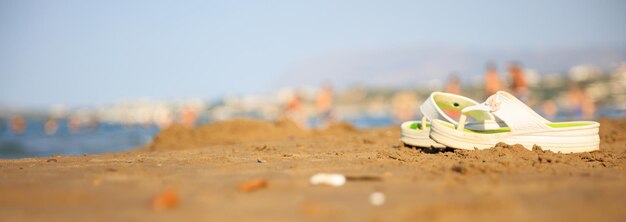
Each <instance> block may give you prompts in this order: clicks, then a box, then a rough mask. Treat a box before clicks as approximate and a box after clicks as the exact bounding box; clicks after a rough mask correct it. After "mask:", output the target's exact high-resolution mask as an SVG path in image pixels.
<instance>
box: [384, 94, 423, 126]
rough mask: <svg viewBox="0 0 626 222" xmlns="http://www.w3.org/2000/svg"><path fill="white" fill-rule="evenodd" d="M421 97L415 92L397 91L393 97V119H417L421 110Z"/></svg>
mask: <svg viewBox="0 0 626 222" xmlns="http://www.w3.org/2000/svg"><path fill="white" fill-rule="evenodd" d="M419 104H420V101H419V98H417V95H416V94H415V93H414V92H397V93H395V94H394V95H393V97H391V110H392V117H393V120H394V121H395V122H397V123H401V122H404V121H409V120H413V119H415V117H416V116H417V111H418V110H419Z"/></svg>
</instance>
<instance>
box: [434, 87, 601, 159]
mask: <svg viewBox="0 0 626 222" xmlns="http://www.w3.org/2000/svg"><path fill="white" fill-rule="evenodd" d="M461 113H462V115H461V118H460V119H459V123H458V124H454V123H450V122H446V121H442V120H433V122H432V123H431V124H432V128H431V132H430V137H431V138H432V139H433V140H435V141H436V142H438V143H441V144H443V145H446V146H448V147H451V148H458V149H487V148H491V147H494V146H495V145H496V144H497V143H498V142H505V143H508V144H521V145H523V146H524V147H525V148H526V149H532V147H533V146H534V145H538V146H540V147H541V148H542V149H543V150H550V151H553V152H562V153H580V152H589V151H594V150H599V149H600V137H599V136H598V131H599V127H600V123H598V122H593V121H573V122H550V121H548V120H546V119H545V118H543V117H541V116H540V115H539V114H537V113H536V112H535V111H533V110H532V109H531V108H530V107H528V106H527V105H526V104H524V103H523V102H522V101H520V100H519V99H517V98H515V96H513V95H511V94H509V93H507V92H503V91H499V92H497V93H496V94H494V95H492V96H490V97H489V98H488V99H487V100H486V101H485V102H484V103H482V104H479V105H474V106H469V107H466V108H464V109H463V110H462V111H461ZM476 113H483V114H486V113H490V114H493V116H495V117H497V118H498V119H500V120H501V121H502V122H503V123H505V124H506V126H502V127H498V128H491V129H483V130H480V129H475V128H468V127H467V125H466V124H465V121H466V120H467V118H468V117H467V116H472V115H476Z"/></svg>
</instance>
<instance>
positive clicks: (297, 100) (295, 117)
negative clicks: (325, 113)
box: [282, 91, 307, 128]
mask: <svg viewBox="0 0 626 222" xmlns="http://www.w3.org/2000/svg"><path fill="white" fill-rule="evenodd" d="M282 115H283V117H286V118H287V119H289V120H291V121H293V122H294V123H296V124H297V125H298V126H299V127H301V128H306V127H307V124H306V115H305V113H304V110H303V109H302V97H301V96H300V93H298V92H297V91H296V92H293V94H292V95H291V98H290V99H289V101H287V104H285V106H284V107H283V110H282Z"/></svg>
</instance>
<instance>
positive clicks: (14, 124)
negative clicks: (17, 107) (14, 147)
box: [9, 116, 26, 135]
mask: <svg viewBox="0 0 626 222" xmlns="http://www.w3.org/2000/svg"><path fill="white" fill-rule="evenodd" d="M9 128H11V131H12V132H13V134H14V135H21V134H24V133H25V132H26V120H25V119H24V117H22V116H14V117H12V118H11V120H10V123H9Z"/></svg>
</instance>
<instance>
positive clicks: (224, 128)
mask: <svg viewBox="0 0 626 222" xmlns="http://www.w3.org/2000/svg"><path fill="white" fill-rule="evenodd" d="M357 131H358V130H356V129H354V127H352V125H350V124H349V123H337V124H334V125H331V126H329V127H328V128H327V129H324V130H315V131H308V130H304V129H302V128H300V127H299V126H298V125H296V124H295V123H294V122H292V121H290V120H279V121H277V122H273V123H271V122H266V121H261V120H253V119H235V120H228V121H219V122H215V123H213V124H209V125H203V126H199V127H196V128H188V127H184V126H180V125H173V126H170V127H168V128H166V129H164V130H162V131H161V132H159V134H158V135H157V136H156V137H155V138H154V140H153V141H152V143H151V144H150V145H148V146H147V148H148V150H152V151H155V150H178V149H193V148H201V147H206V146H210V145H224V144H239V143H249V142H260V141H278V140H286V139H296V138H303V137H310V136H329V135H331V136H333V135H340V134H345V133H354V132H357Z"/></svg>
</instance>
